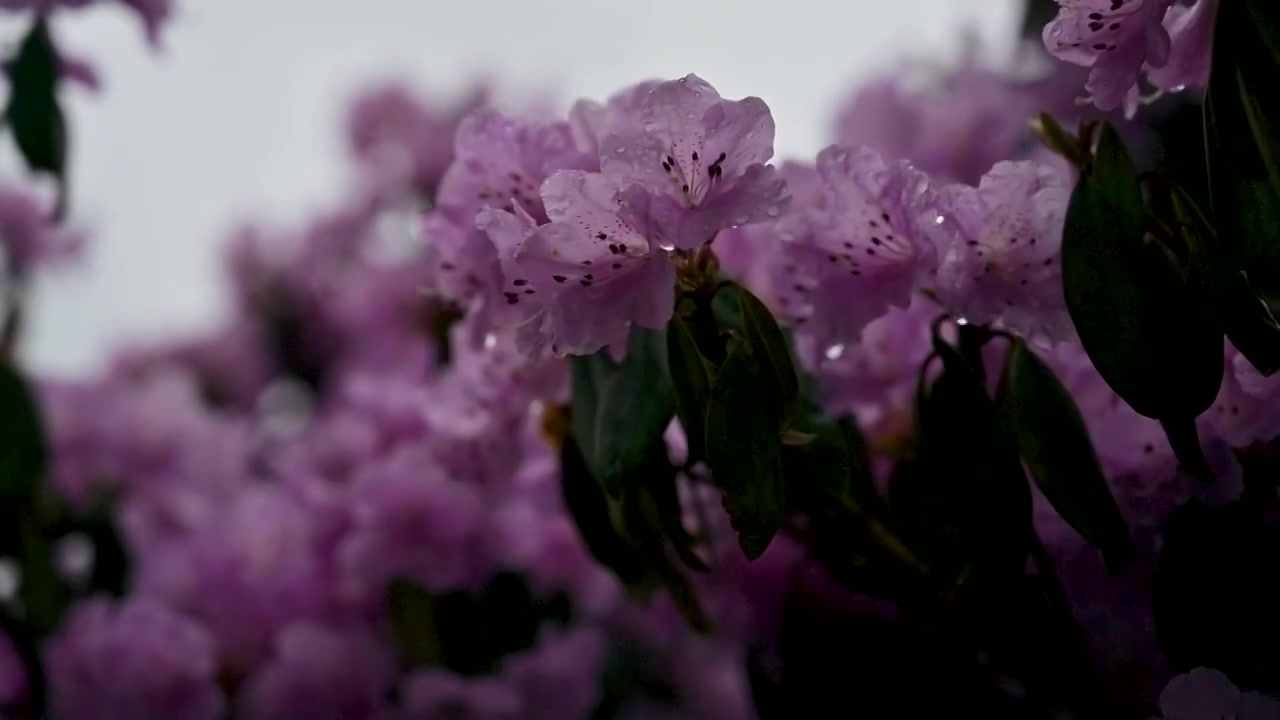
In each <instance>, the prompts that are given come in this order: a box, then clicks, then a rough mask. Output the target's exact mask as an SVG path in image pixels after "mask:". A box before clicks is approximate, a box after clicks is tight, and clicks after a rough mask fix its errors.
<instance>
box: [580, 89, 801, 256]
mask: <svg viewBox="0 0 1280 720" xmlns="http://www.w3.org/2000/svg"><path fill="white" fill-rule="evenodd" d="M629 120H630V122H622V123H619V124H618V126H616V127H613V128H612V131H611V132H610V133H609V134H608V135H605V136H604V138H603V140H601V142H600V169H601V171H602V172H604V173H605V174H606V175H612V176H615V177H617V178H619V179H621V180H622V181H623V183H624V184H632V183H634V184H637V185H639V186H641V187H643V188H644V189H645V190H646V191H647V192H649V193H650V194H652V195H653V197H654V208H655V209H656V210H658V214H661V215H662V216H664V217H665V218H666V221H667V222H668V223H669V225H670V227H669V229H668V237H669V238H670V239H671V241H672V243H673V244H674V245H675V246H676V247H679V248H682V249H688V250H692V249H696V248H698V247H700V246H702V245H704V244H706V243H709V242H711V240H712V239H714V238H715V235H716V233H717V232H719V231H720V230H723V229H725V228H728V227H732V226H734V225H746V224H748V223H753V222H761V221H764V220H768V219H771V218H775V217H777V216H778V215H779V214H780V213H781V211H782V208H783V207H784V205H785V201H786V197H787V195H786V183H784V182H783V181H782V180H781V178H779V177H778V174H777V172H776V171H775V169H774V168H773V167H772V166H770V165H766V164H765V163H767V162H768V161H769V158H771V157H773V132H774V128H773V117H772V116H771V115H770V114H769V107H768V106H767V105H765V104H764V101H763V100H761V99H760V98H756V97H748V98H745V99H743V100H737V101H731V100H723V99H721V97H720V94H719V93H717V92H716V90H715V88H713V87H711V85H710V84H708V83H707V82H706V81H705V80H703V79H702V78H699V77H698V76H697V75H688V76H686V77H684V78H681V79H679V80H673V81H670V82H663V83H659V84H657V85H655V86H653V87H652V88H651V89H650V90H649V91H648V93H647V94H646V95H645V96H644V100H643V101H642V102H641V103H640V107H639V110H638V112H637V113H636V116H635V117H634V118H632V119H629Z"/></svg>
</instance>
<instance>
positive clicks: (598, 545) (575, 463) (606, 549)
mask: <svg viewBox="0 0 1280 720" xmlns="http://www.w3.org/2000/svg"><path fill="white" fill-rule="evenodd" d="M560 472H561V491H562V493H563V497H564V503H565V507H567V508H568V510H569V515H570V516H571V517H572V518H573V521H574V524H575V525H576V526H577V528H578V533H579V534H580V535H581V536H582V540H583V542H584V543H585V544H586V546H587V549H588V550H590V551H591V554H592V555H593V556H594V557H595V558H596V560H598V561H599V562H600V564H602V565H604V566H605V567H607V568H609V569H610V570H612V571H613V572H614V573H615V574H616V575H617V576H618V578H619V579H620V580H622V581H623V582H624V583H627V584H634V583H638V582H641V581H642V580H643V579H644V578H645V576H646V573H647V570H646V568H645V565H644V562H643V559H642V558H641V557H640V556H639V555H638V553H637V552H636V550H635V548H633V547H632V546H631V545H630V543H629V542H628V541H627V540H626V539H625V538H624V537H623V536H622V535H621V534H620V533H619V531H618V529H617V528H616V527H615V526H614V524H613V519H612V518H613V512H612V509H611V508H610V500H609V497H608V496H607V495H605V493H604V490H603V489H602V488H601V487H600V484H599V483H598V482H597V481H596V479H595V476H594V475H592V474H591V470H590V469H589V468H588V467H587V464H586V461H585V460H584V459H583V457H582V452H581V451H580V450H579V448H578V444H577V442H576V441H575V439H574V438H572V437H570V438H566V439H565V442H564V445H563V446H562V447H561V450H560Z"/></svg>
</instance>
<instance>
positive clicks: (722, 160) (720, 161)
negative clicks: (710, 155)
mask: <svg viewBox="0 0 1280 720" xmlns="http://www.w3.org/2000/svg"><path fill="white" fill-rule="evenodd" d="M726 157H728V156H727V155H725V154H724V153H720V157H718V158H716V162H717V163H722V162H724V159H725V158H726Z"/></svg>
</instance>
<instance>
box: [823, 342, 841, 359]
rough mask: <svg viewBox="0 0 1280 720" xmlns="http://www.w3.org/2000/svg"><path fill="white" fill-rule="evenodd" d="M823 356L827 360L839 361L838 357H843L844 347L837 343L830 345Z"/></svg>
mask: <svg viewBox="0 0 1280 720" xmlns="http://www.w3.org/2000/svg"><path fill="white" fill-rule="evenodd" d="M823 355H826V356H827V359H828V360H839V359H840V356H841V355H844V345H841V344H839V343H837V344H835V345H832V346H831V347H829V348H827V349H826V351H825V352H824V353H823Z"/></svg>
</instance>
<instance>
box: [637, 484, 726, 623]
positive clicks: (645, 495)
mask: <svg viewBox="0 0 1280 720" xmlns="http://www.w3.org/2000/svg"><path fill="white" fill-rule="evenodd" d="M672 487H674V483H673V485H672ZM623 515H624V518H625V520H624V525H625V526H626V528H627V535H628V536H629V537H630V538H632V540H633V541H634V542H635V543H636V546H637V547H638V548H639V549H640V551H641V553H642V554H643V555H644V557H645V559H646V561H647V563H648V568H649V569H650V571H651V572H653V573H654V575H655V576H656V577H657V578H658V580H659V581H660V582H661V584H662V586H663V587H665V588H666V589H667V592H668V594H670V596H671V600H672V602H674V603H675V605H676V607H677V608H678V609H679V610H680V613H681V614H682V615H683V616H684V618H685V621H686V622H688V623H689V626H690V627H691V628H693V629H694V630H696V631H697V632H700V633H708V632H711V630H712V626H711V621H710V618H708V617H707V614H706V611H705V610H704V609H703V608H702V603H701V601H700V600H699V599H698V595H697V592H696V591H695V590H694V589H693V586H692V585H690V583H689V579H688V578H687V577H686V576H685V574H684V572H683V571H681V570H680V568H679V567H677V566H676V564H675V563H674V562H672V561H671V558H670V557H669V556H668V555H667V550H666V544H665V542H664V541H663V534H664V529H665V528H664V522H663V520H662V518H661V517H660V516H661V515H662V510H661V509H660V508H659V502H658V500H657V499H655V497H654V496H653V494H651V493H650V492H649V491H648V490H645V489H643V488H638V489H635V490H632V491H631V492H629V493H628V495H627V497H626V498H624V499H623ZM693 557H694V559H693V564H694V565H695V566H696V565H698V564H701V560H700V559H697V557H696V556H693ZM704 567H705V566H704Z"/></svg>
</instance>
